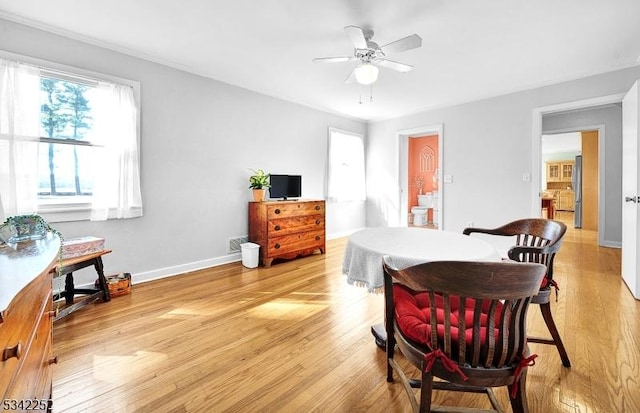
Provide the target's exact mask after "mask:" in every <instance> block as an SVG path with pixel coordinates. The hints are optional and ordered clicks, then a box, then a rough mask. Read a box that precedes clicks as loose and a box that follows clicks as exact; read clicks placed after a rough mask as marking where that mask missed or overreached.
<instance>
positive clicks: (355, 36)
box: [344, 26, 367, 49]
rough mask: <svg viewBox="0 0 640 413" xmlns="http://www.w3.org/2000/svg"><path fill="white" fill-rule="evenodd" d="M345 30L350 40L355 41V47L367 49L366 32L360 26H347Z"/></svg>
mask: <svg viewBox="0 0 640 413" xmlns="http://www.w3.org/2000/svg"><path fill="white" fill-rule="evenodd" d="M344 31H345V32H346V33H347V36H349V40H351V43H353V47H355V48H356V49H366V48H367V39H365V37H364V32H363V31H362V29H361V28H359V27H358V26H346V27H345V28H344Z"/></svg>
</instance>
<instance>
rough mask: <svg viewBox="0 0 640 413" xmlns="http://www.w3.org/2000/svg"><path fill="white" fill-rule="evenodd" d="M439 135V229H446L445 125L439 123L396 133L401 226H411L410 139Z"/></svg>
mask: <svg viewBox="0 0 640 413" xmlns="http://www.w3.org/2000/svg"><path fill="white" fill-rule="evenodd" d="M433 134H437V135H438V229H439V230H442V229H444V208H443V205H444V188H443V187H442V174H443V171H444V156H443V154H444V149H443V141H444V124H442V123H437V124H434V125H428V126H419V127H417V128H411V129H402V130H399V131H397V132H396V138H397V141H398V156H399V160H398V188H399V191H398V192H399V200H398V205H399V207H398V211H399V217H398V222H399V223H400V226H403V227H406V226H408V225H409V221H408V213H407V210H408V208H409V199H408V197H409V188H408V182H409V176H408V175H409V173H408V169H409V138H412V137H415V138H418V137H422V136H426V135H433Z"/></svg>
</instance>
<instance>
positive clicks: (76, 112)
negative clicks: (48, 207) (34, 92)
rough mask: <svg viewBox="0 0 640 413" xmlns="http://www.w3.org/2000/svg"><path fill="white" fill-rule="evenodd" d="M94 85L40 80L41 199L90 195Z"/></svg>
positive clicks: (45, 78)
mask: <svg viewBox="0 0 640 413" xmlns="http://www.w3.org/2000/svg"><path fill="white" fill-rule="evenodd" d="M93 90H94V87H93V86H91V85H87V84H83V83H77V82H72V81H69V80H64V79H58V78H55V77H47V76H42V77H41V78H40V91H41V105H40V123H41V125H40V126H41V135H40V136H41V138H40V142H41V144H40V145H41V148H40V153H39V168H38V183H39V185H38V195H39V197H40V198H47V197H60V196H66V197H70V196H89V195H91V193H92V188H93V176H92V173H91V170H90V165H91V158H92V157H93V156H94V152H95V147H94V146H93V145H92V144H91V142H90V140H89V139H88V137H89V136H90V134H91V127H92V120H93V115H92V106H91V94H92V92H93Z"/></svg>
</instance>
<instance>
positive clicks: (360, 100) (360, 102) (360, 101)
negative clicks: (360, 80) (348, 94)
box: [358, 85, 362, 105]
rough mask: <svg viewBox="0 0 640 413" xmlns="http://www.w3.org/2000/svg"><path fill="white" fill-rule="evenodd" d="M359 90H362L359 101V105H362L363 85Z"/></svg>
mask: <svg viewBox="0 0 640 413" xmlns="http://www.w3.org/2000/svg"><path fill="white" fill-rule="evenodd" d="M358 90H360V98H359V99H358V103H359V104H361V105H362V85H360V87H359V88H358Z"/></svg>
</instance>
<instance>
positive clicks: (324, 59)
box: [313, 56, 357, 63]
mask: <svg viewBox="0 0 640 413" xmlns="http://www.w3.org/2000/svg"><path fill="white" fill-rule="evenodd" d="M355 60H357V59H356V58H355V57H346V56H344V57H316V58H315V59H313V62H314V63H345V62H352V61H355Z"/></svg>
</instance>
